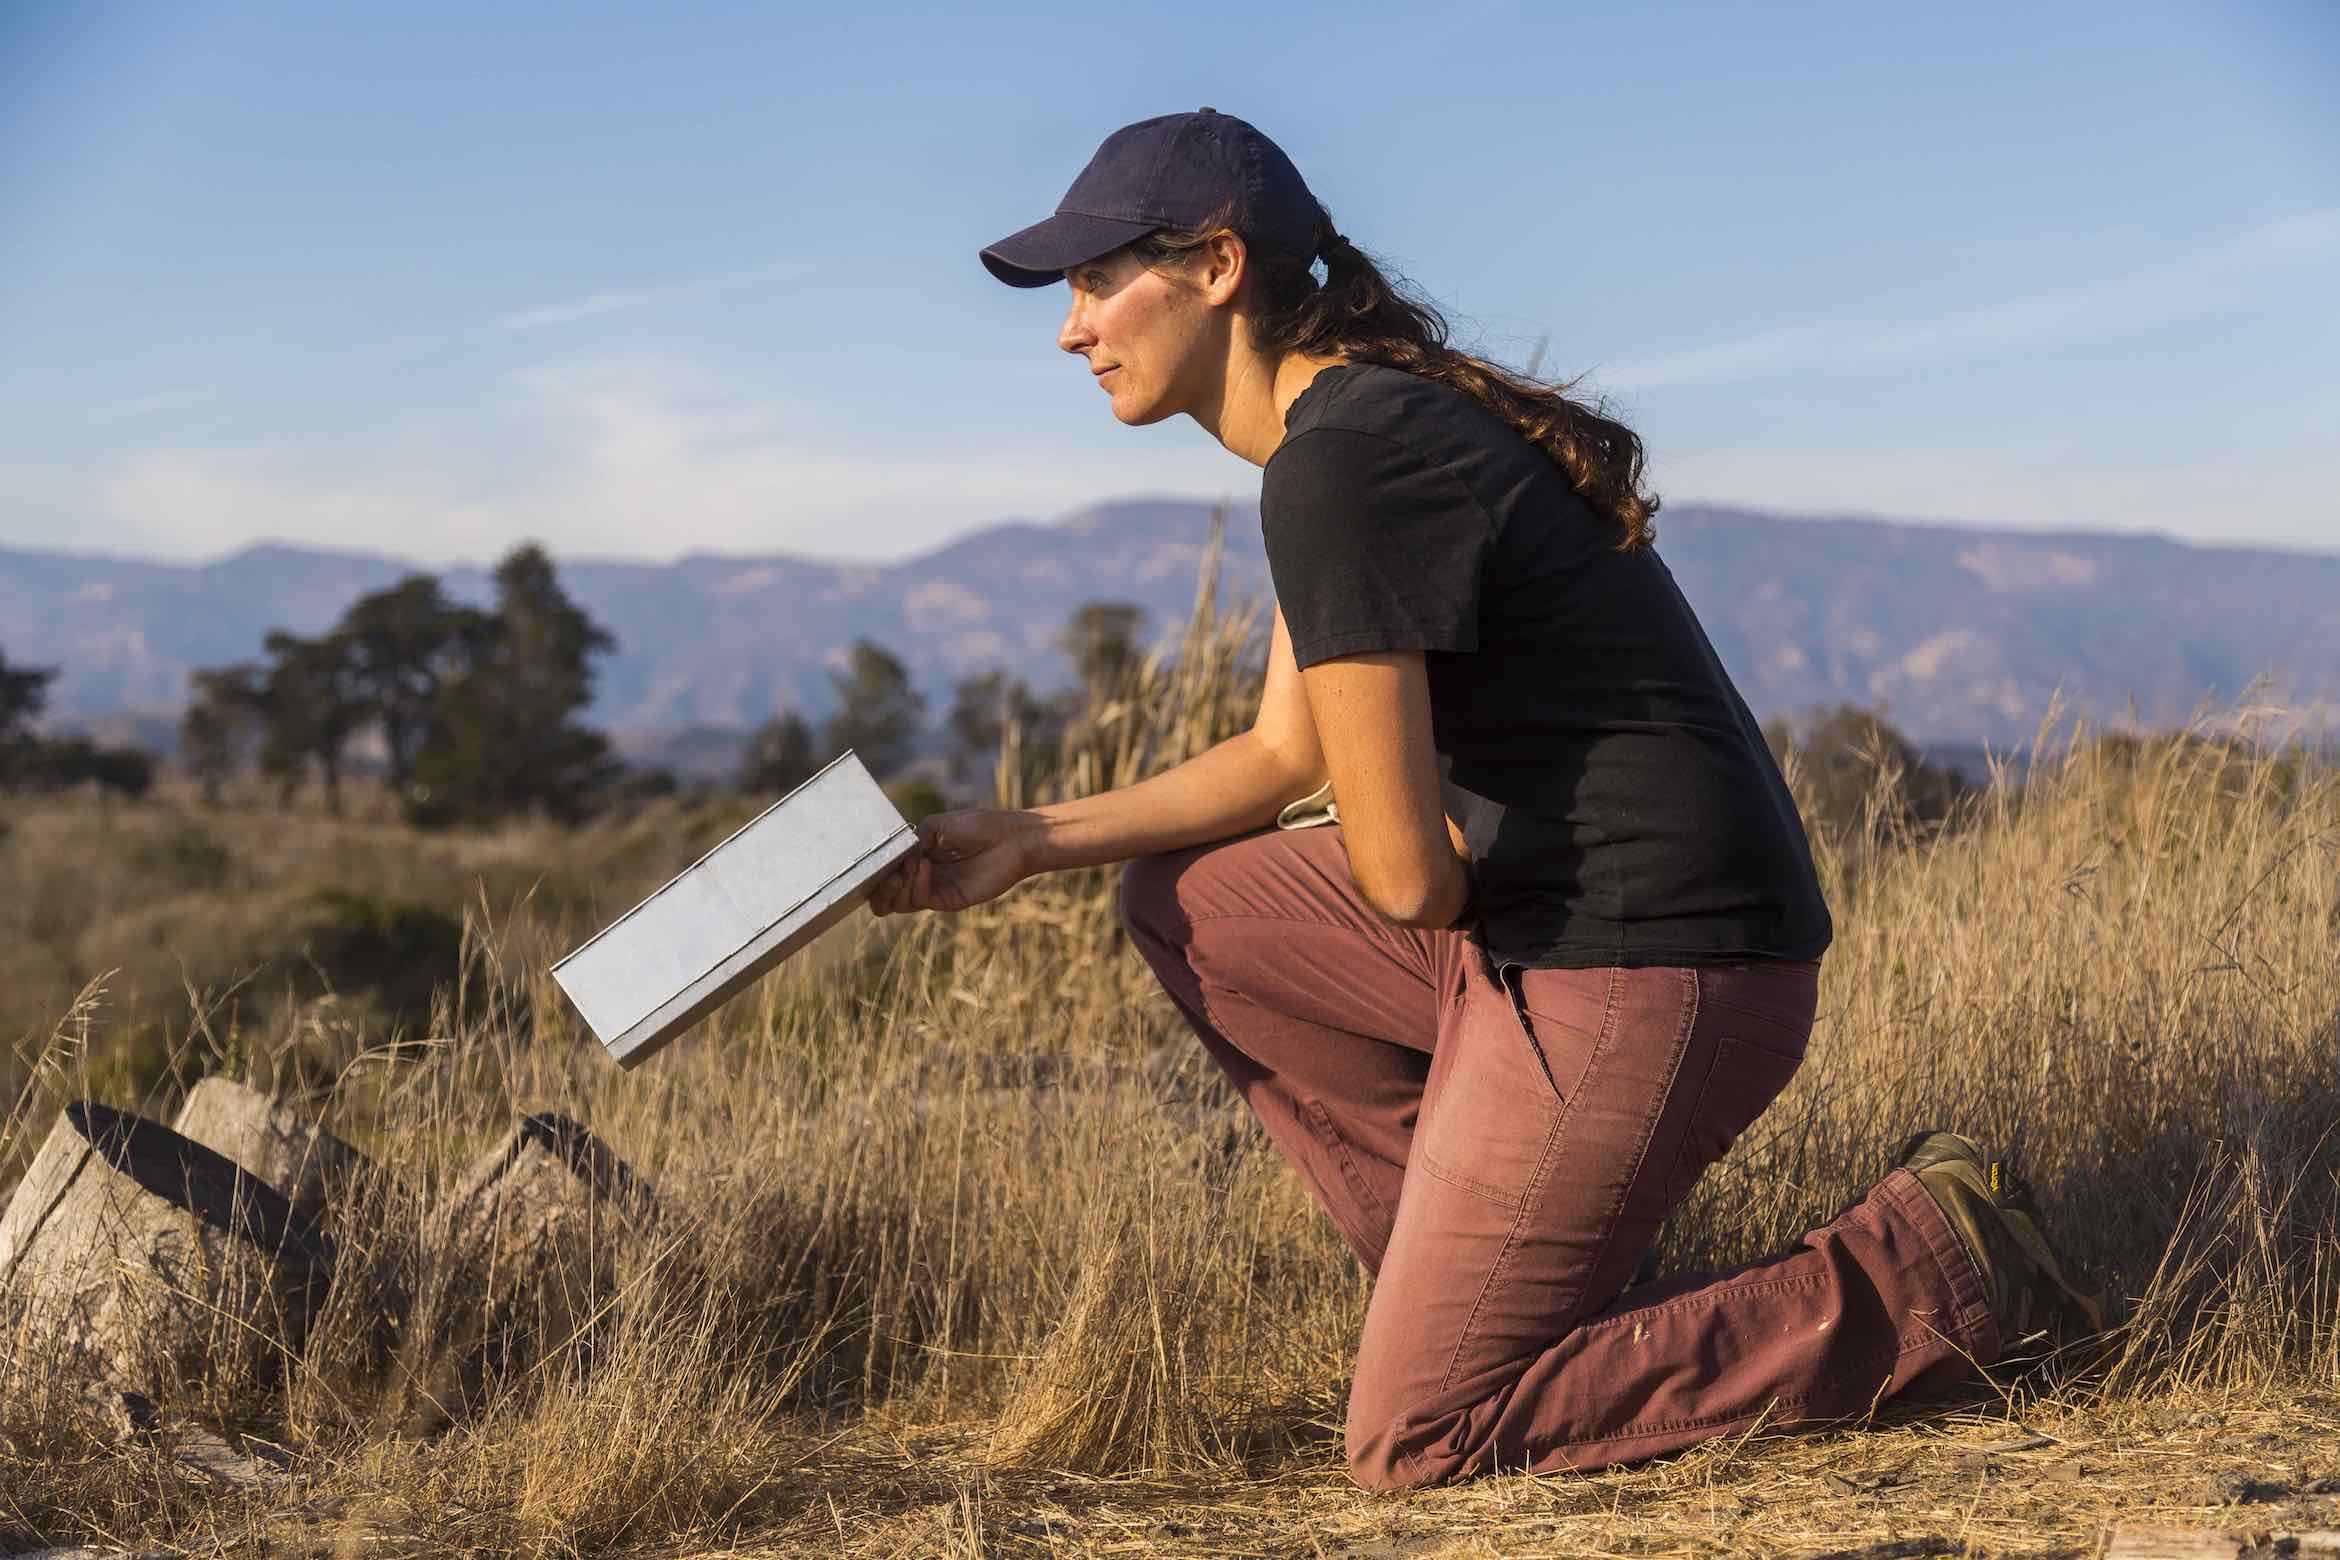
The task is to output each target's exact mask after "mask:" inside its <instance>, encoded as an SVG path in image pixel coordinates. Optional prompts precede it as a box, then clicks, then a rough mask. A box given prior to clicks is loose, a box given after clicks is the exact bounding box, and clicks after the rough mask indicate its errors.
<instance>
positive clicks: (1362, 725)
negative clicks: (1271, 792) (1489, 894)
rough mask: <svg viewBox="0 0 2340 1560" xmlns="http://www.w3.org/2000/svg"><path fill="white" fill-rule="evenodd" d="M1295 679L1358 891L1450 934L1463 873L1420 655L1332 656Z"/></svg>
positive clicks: (1393, 916) (1406, 919) (1378, 905)
mask: <svg viewBox="0 0 2340 1560" xmlns="http://www.w3.org/2000/svg"><path fill="white" fill-rule="evenodd" d="M1301 680H1302V682H1303V684H1304V686H1305V687H1306V689H1307V694H1308V708H1309V710H1310V712H1311V713H1312V715H1313V716H1314V724H1315V730H1316V734H1317V737H1318V739H1319V741H1320V742H1321V743H1322V746H1323V751H1324V757H1325V763H1326V765H1327V767H1328V768H1329V769H1330V771H1331V773H1332V783H1333V794H1334V795H1335V796H1337V797H1338V798H1339V799H1340V806H1341V839H1342V843H1343V844H1344V845H1346V846H1347V847H1348V852H1349V872H1350V875H1351V876H1352V877H1354V878H1355V879H1356V882H1357V888H1358V891H1359V892H1361V893H1362V894H1363V895H1364V896H1365V899H1366V902H1367V903H1369V904H1371V905H1372V906H1373V908H1374V909H1376V910H1378V911H1380V912H1381V913H1382V914H1383V915H1384V916H1386V917H1388V918H1389V919H1390V920H1392V921H1395V922H1397V923H1398V924H1400V925H1401V926H1452V925H1453V924H1454V922H1455V920H1456V918H1457V917H1459V916H1460V915H1461V914H1462V912H1463V910H1464V908H1465V906H1466V905H1467V904H1468V903H1469V900H1470V893H1471V885H1470V873H1469V870H1468V868H1467V867H1466V865H1465V858H1464V855H1463V854H1462V841H1461V836H1460V834H1459V832H1458V831H1457V830H1456V829H1455V827H1454V824H1453V823H1452V821H1451V820H1449V819H1448V818H1447V816H1446V812H1445V809H1444V807H1443V805H1442V803H1441V799H1440V795H1439V786H1438V754H1437V751H1436V749H1435V747H1434V746H1433V745H1432V738H1431V726H1430V681H1429V674H1428V672H1427V670H1426V669H1425V668H1424V666H1423V661H1422V652H1421V651H1419V650H1399V651H1377V652H1374V653H1371V654H1367V655H1346V656H1341V657H1338V658H1336V659H1334V660H1330V661H1321V662H1318V663H1317V664H1316V665H1314V666H1311V667H1310V668H1308V670H1307V671H1305V672H1303V673H1301Z"/></svg>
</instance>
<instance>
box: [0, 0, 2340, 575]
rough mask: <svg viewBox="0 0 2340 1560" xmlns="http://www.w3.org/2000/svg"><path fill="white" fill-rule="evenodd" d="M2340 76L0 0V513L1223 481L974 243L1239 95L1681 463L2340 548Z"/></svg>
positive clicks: (2279, 23)
mask: <svg viewBox="0 0 2340 1560" xmlns="http://www.w3.org/2000/svg"><path fill="white" fill-rule="evenodd" d="M2335 79H2340V7H2336V6H2333V5H2330V4H2327V3H2324V0H2227V3H2223V4H2208V3H2202V4H2195V3H2185V4H2158V3H2152V0H2126V3H2120V4H2086V3H2070V4H2055V5H2039V4H2036V3H2031V4H2023V5H1998V4H1971V5H1963V6H1957V7H1948V6H1927V7H1918V6H1910V5H1877V4H1875V3H1873V0H1871V3H1863V4H1844V5H1835V4H1811V5H1788V4H1781V5H1512V4H1483V3H1473V0H1457V3H1448V4H1441V5H1438V6H1434V7H1431V6H1421V7H1399V6H1385V5H1375V4H1371V3H1364V0H1349V3H1347V4H1342V5H1337V6H1334V5H1319V4H1315V3H1312V0H1292V3H1288V4H1284V5H1281V6H1275V7H1265V8H1251V7H1245V8H1238V9H1237V10H1235V11H1223V10H1220V9H1217V8H1205V7H1196V6H1193V5H1182V6H1165V5H1151V4H1133V3H1127V0H1124V3H1121V4H1116V5H1111V6H1099V5H1095V4H1085V5H1078V6H1061V7H1015V8H980V9H979V8H972V7H900V6H888V5H861V6H854V7H842V6H828V5H823V6H819V7H811V8H799V7H796V6H789V5H761V6H736V7H735V6H684V5H674V6H656V7H653V6H648V5H641V6H632V7H612V6H598V5H592V4H584V3H575V0H572V3H565V4H559V5H549V4H547V5H533V4H506V5H497V6H494V7H484V6H478V5H461V6H458V5H451V4H438V3H432V0H410V3H406V4H402V5H399V6H396V7H390V6H375V7H369V8H365V9H364V10H362V11H361V10H360V9H359V8H355V7H341V6H314V5H293V4H204V3H201V0H188V3H182V4H175V5H162V4H150V5H140V6H128V5H113V4H109V3H105V0H88V3H79V4H45V3H28V0H0V213H5V216H4V222H5V227H4V229H0V232H4V234H5V237H4V240H0V546H40V547H73V548H90V549H100V550H108V551H124V552H137V553H145V554H155V555H164V556H171V557H182V558H195V557H211V556H216V555H219V554H221V553H224V552H227V551H230V550H233V549H234V548H237V547H239V546H242V545H245V544H247V543H249V542H252V541H255V540H259V539H264V538H273V539H285V540H293V541H299V542H304V543H312V544H322V545H338V546H349V547H361V548H367V549H375V550H384V551H391V552H396V553H399V554H402V555H405V556H408V557H412V558H416V559H420V560H425V561H431V562H447V561H453V560H458V559H481V558H486V557H489V556H492V555H493V554H494V553H496V552H497V551H499V550H500V549H501V548H503V547H504V546H506V545H507V544H509V543H510V542H511V541H513V540H514V539H516V538H518V537H521V536H535V537H538V538H541V539H543V540H544V541H546V542H547V543H549V544H550V545H551V546H552V547H553V548H554V549H555V551H556V552H559V553H565V554H572V555H574V554H585V553H593V554H605V555H607V554H625V555H633V556H645V557H654V558H662V557H672V556H675V555H677V554H680V553H683V552H688V551H693V550H714V551H726V552H748V551H763V550H790V551H803V552H812V553H819V554H824V555H829V556H834V557H867V558H886V557H898V556H902V555H904V554H908V553H911V552H915V551H919V550H922V549H924V548H926V547H929V546H932V545H934V544H935V543H937V542H939V541H942V540H944V539H945V538H947V537H949V536H950V535H952V534H954V533H956V532H959V531H962V530H965V529H968V528H970V527H973V526H977V525H981V524H984V523H986V522H989V521H992V520H996V519H1000V518H1005V517H1009V516H1026V517H1034V518H1040V517H1048V516H1053V515H1057V514H1062V513H1064V512H1066V511H1068V510H1071V509H1073V508H1076V507H1078V506H1080V505H1082V504H1085V503H1088V502H1091V501H1095V500H1099V499H1104V498H1109V497H1115V496H1123V495H1129V494H1136V493H1180V494H1192V495H1196V496H1201V497H1214V496H1226V495H1233V496H1238V497H1245V498H1248V497H1250V496H1252V495H1254V494H1255V493H1256V490H1257V472H1256V471H1255V470H1254V468H1252V467H1249V466H1247V465H1244V464H1242V463H1241V462H1239V461H1237V460H1236V459H1235V458H1234V457H1232V456H1230V455H1228V454H1226V453H1225V452H1224V451H1222V450H1220V449H1219V448H1218V446H1217V445H1216V444H1214V443H1212V442H1211V441H1210V440H1209V439H1208V438H1207V437H1206V436H1205V435H1203V434H1202V433H1200V432H1199V431H1198V430H1196V429H1195V428H1194V427H1193V426H1192V425H1191V424H1187V423H1184V422H1180V423H1177V424H1174V425H1165V426H1161V427H1156V428H1151V429H1125V428H1123V427H1121V426H1120V425H1119V424H1117V423H1115V422H1114V421H1113V420H1112V418H1111V416H1110V414H1109V413H1108V412H1107V410H1106V408H1105V405H1104V399H1103V397H1102V396H1101V395H1100V394H1099V393H1098V392H1097V391H1096V389H1095V387H1094V386H1093V385H1092V384H1091V383H1090V382H1089V380H1088V378H1087V376H1086V374H1085V373H1083V372H1082V371H1081V367H1080V365H1079V364H1078V363H1077V362H1076V361H1074V360H1071V359H1067V358H1065V357H1063V356H1062V355H1061V354H1059V353H1058V352H1057V351H1056V350H1055V347H1054V345H1053V341H1054V335H1055V330H1056V324H1057V318H1058V314H1059V312H1060V310H1061V307H1062V298H1061V294H1059V293H1056V292H1049V291H1043V292H1036V293H1027V292H1019V291H1012V290H1010V289H1007V288H1004V287H1000V286H998V285H997V284H996V283H994V282H992V281H991V280H990V279H989V278H988V277H987V276H986V275H985V274H984V273H983V272H982V270H981V269H980V268H979V267H978V266H977V265H976V263H975V260H974V252H975V250H976V249H977V248H979V247H980V246H981V245H982V244H984V243H985V242H988V241H989V240H991V239H993V238H996V237H998V236H1000V235H1001V234H1003V233H1005V232H1007V231H1009V230H1010V229H1013V228H1016V227H1019V226H1022V225H1023V224H1024V223H1026V222H1028V221H1031V220H1034V219H1036V218H1037V217H1039V216H1041V215H1044V214H1045V213H1046V212H1047V211H1048V210H1050V209H1051V208H1052V207H1053V206H1054V204H1055V202H1056V200H1057V198H1058V196H1059V195H1061V194H1062V192H1063V189H1064V186H1065V185H1066V184H1067V183H1068V182H1069V181H1070V179H1071V178H1072V176H1073V174H1074V173H1075V172H1077V171H1078V170H1079V168H1080V166H1081V164H1082V163H1083V162H1084V161H1085V160H1086V159H1087V157H1088V155H1089V153H1090V152H1091V151H1092V150H1093V149H1094V147H1095V145H1096V143H1097V142H1098V140H1100V139H1101V138H1102V137H1103V136H1104V135H1105V133H1106V132H1108V131H1110V130H1111V129H1113V128H1114V127H1115V126H1117V125H1120V124H1122V123H1125V122H1127V121H1129V120H1132V119H1137V118H1142V117H1145V116H1147V115H1151V114H1156V113H1162V112H1167V111H1171V110H1176V109H1182V108H1192V107H1195V106H1198V105H1200V104H1203V103H1210V104H1213V105H1215V106H1217V107H1219V108H1221V109H1223V110H1226V111H1229V112H1234V113H1239V114H1242V115H1244V116H1245V117H1247V118H1250V119H1251V120H1253V121H1254V122H1255V123H1257V124H1258V125H1259V126H1260V127H1261V128H1263V129H1265V130H1266V131H1267V132H1268V133H1269V134H1270V135H1272V136H1274V137H1275V138H1276V139H1277V140H1278V141H1279V142H1281V143H1282V144H1283V146H1284V147H1285V148H1286V149H1287V150H1288V151H1290V152H1291V153H1292V155H1293V157H1294V159H1295V160H1296V161H1297V162H1298V163H1299V165H1300V167H1301V169H1302V170H1303V172H1304V173H1305V174H1306V175H1307V176H1308V178H1309V180H1310V182H1311V184H1312V185H1313V186H1314V187H1315V189H1316V191H1317V193H1318V194H1319V196H1321V197H1322V198H1323V199H1324V200H1325V202H1326V203H1327V204H1328V205H1329V206H1330V207H1331V209H1332V211H1333V213H1334V216H1335V217H1336V219H1337V220H1338V221H1339V222H1340V224H1341V227H1342V229H1343V230H1344V231H1345V232H1347V233H1348V234H1349V235H1350V236H1351V237H1353V238H1355V239H1356V240H1357V241H1358V242H1360V243H1361V244H1363V245H1364V246H1365V247H1367V248H1368V249H1370V250H1373V251H1375V252H1377V253H1378V254H1380V255H1382V256H1383V257H1384V258H1385V259H1387V260H1388V261H1390V262H1391V263H1392V264H1393V265H1394V266H1395V267H1396V268H1397V269H1399V270H1401V271H1403V272H1405V273H1406V274H1408V275H1410V276H1412V277H1414V278H1415V279H1416V280H1417V281H1418V282H1419V283H1420V284H1421V285H1422V286H1423V287H1424V288H1425V289H1426V290H1427V291H1428V292H1429V293H1430V294H1431V295H1432V296H1434V297H1435V298H1437V299H1438V300H1440V301H1441V302H1442V303H1443V304H1445V305H1447V306H1448V307H1449V308H1450V310H1451V312H1452V313H1453V314H1454V315H1455V316H1456V317H1457V318H1458V320H1459V321H1460V322H1461V323H1462V325H1463V328H1464V332H1465V335H1466V337H1467V338H1468V339H1469V340H1471V341H1472V342H1474V343H1475V344H1476V345H1477V346H1478V347H1479V348H1480V349H1481V350H1484V351H1487V352H1489V353H1490V354H1492V355H1495V356H1498V357H1504V358H1508V359H1510V360H1513V361H1520V360H1524V359H1525V358H1526V357H1527V355H1528V354H1529V353H1530V352H1531V351H1533V350H1534V348H1535V345H1536V343H1537V342H1538V341H1539V340H1541V339H1544V338H1547V337H1548V338H1549V343H1550V345H1549V347H1548V348H1547V350H1546V355H1545V360H1544V361H1545V364H1546V366H1547V368H1549V369H1551V370H1553V371H1557V372H1566V373H1582V374H1584V375H1586V376H1587V379H1586V384H1587V385H1588V387H1591V388H1595V389H1598V390H1600V391H1602V392H1604V393H1606V394H1608V395H1609V396H1610V397H1611V398H1612V401H1613V404H1614V405H1615V406H1616V407H1617V409H1619V410H1620V411H1621V412H1622V413H1623V414H1624V415H1625V416H1626V417H1627V418H1628V419H1629V420H1630V421H1631V422H1632V423H1633V424H1634V425H1635V426H1636V427H1637V428H1638V429H1639V430H1640V431H1641V433H1642V435H1643V437H1644V439H1645V440H1646V441H1647V444H1648V446H1649V450H1650V456H1651V475H1652V481H1653V484H1654V485H1655V486H1656V487H1657V488H1658V490H1659V491H1660V492H1661V493H1662V494H1664V495H1665V496H1667V497H1668V498H1671V499H1675V500H1679V501H1689V500H1697V499H1709V500H1720V501H1727V502H1735V503H1741V504H1747V505H1751V506H1756V507H1762V508H1771V509H1781V510H1790V511H1808V512H1830V513H1867V514H1878V515H1886V516H1894V517H1901V518H1910V519H1948V520H1958V521H1969V522H1975V523H1984V524H1995V525H2011V526H2025V527H2051V526H2053V527H2077V528H2086V529H2104V530H2143V531H2158V532H2166V533H2171V534H2176V535H2179V536H2184V537H2187V538H2192V539H2198V540H2204V541H2214V542H2232V543H2245V542H2248V543H2262V544H2272V545H2287V546H2302V547H2313V548H2317V549H2320V550H2333V549H2340V373H2336V372H2335V364H2336V363H2340V303H2336V302H2335V300H2340V93H2335V92H2334V91H2333V90H2332V82H2333V81H2334V80H2335ZM1661 524H1662V522H1661Z"/></svg>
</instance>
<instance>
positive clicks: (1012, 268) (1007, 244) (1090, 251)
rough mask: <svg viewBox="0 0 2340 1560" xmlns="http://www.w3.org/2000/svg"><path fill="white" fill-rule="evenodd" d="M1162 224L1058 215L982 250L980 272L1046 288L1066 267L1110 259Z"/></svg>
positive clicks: (1067, 213) (1015, 284) (1014, 284)
mask: <svg viewBox="0 0 2340 1560" xmlns="http://www.w3.org/2000/svg"><path fill="white" fill-rule="evenodd" d="M1160 225H1161V224H1159V223H1154V222H1127V221H1123V220H1122V219H1120V218H1118V217H1088V216H1082V215H1081V214H1080V213H1078V212H1072V211H1060V212H1058V213H1057V214H1056V215H1055V216H1053V217H1050V218H1048V219H1047V220H1045V221H1042V222H1035V223H1033V224H1032V225H1031V226H1030V227H1028V228H1026V229H1024V230H1023V231H1022V232H1021V233H1010V234H1009V235H1008V236H1007V237H1005V238H1003V239H1001V240H1000V241H999V242H998V243H996V244H994V245H992V246H991V247H990V248H989V249H986V250H984V251H983V265H984V268H985V269H986V270H988V271H990V272H991V274H992V275H994V276H996V277H998V278H999V279H1000V280H1001V281H1003V282H1005V283H1007V284H1008V285H1009V286H1010V287H1046V286H1048V285H1049V284H1050V283H1052V282H1057V281H1061V280H1063V278H1064V273H1065V272H1066V271H1067V270H1069V269H1070V268H1071V267H1073V266H1076V265H1081V264H1084V263H1086V262H1088V261H1091V260H1094V259H1096V258H1097V257H1098V256H1099V255H1105V254H1111V253H1112V252H1113V251H1114V250H1116V249H1119V248H1120V247H1121V246H1122V245H1124V244H1127V243H1132V242H1134V241H1136V240H1137V239H1141V238H1143V237H1145V236H1146V235H1147V234H1148V233H1151V232H1153V231H1154V230H1155V229H1156V228H1157V227H1159V226H1160Z"/></svg>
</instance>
